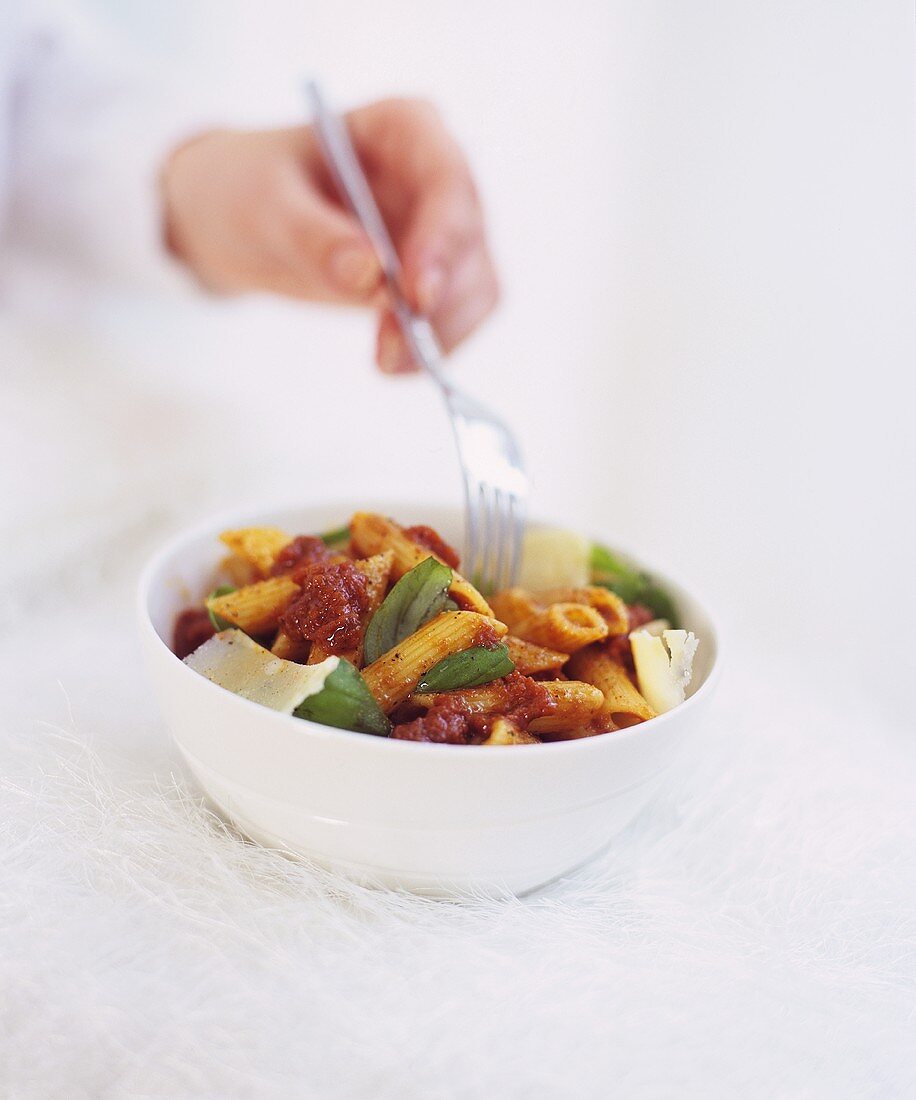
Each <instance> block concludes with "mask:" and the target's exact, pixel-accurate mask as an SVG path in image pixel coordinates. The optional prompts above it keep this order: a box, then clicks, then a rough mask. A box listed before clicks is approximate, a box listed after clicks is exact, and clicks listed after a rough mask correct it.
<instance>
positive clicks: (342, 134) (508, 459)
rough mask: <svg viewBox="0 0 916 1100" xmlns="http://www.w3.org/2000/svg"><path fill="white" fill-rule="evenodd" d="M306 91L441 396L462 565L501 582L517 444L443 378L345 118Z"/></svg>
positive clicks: (509, 560) (518, 502) (514, 518)
mask: <svg viewBox="0 0 916 1100" xmlns="http://www.w3.org/2000/svg"><path fill="white" fill-rule="evenodd" d="M307 91H308V96H309V98H310V100H311V103H312V108H313V110H314V122H315V131H316V133H317V135H318V140H319V142H320V144H321V148H322V152H323V153H324V156H325V159H326V160H327V162H328V168H329V169H330V172H331V175H332V177H333V179H334V182H335V184H336V185H337V188H338V190H339V191H340V194H341V197H342V198H343V199H344V200H345V201H346V203H347V205H348V206H349V208H350V210H351V211H352V212H353V214H354V215H355V217H356V218H357V220H358V221H359V223H360V224H361V226H362V227H363V229H364V230H365V232H366V235H367V236H368V238H369V240H370V242H371V243H372V246H373V248H374V249H375V252H376V255H377V256H378V259H379V263H380V265H381V268H382V272H383V273H384V276H385V279H386V281H387V284H388V290H389V292H390V295H391V301H392V308H393V311H394V314H395V316H396V317H397V319H398V323H399V324H400V326H401V330H402V332H403V333H404V337H405V339H406V340H407V343H408V345H409V347H410V349H411V351H412V352H413V355H414V358H415V359H416V361H417V362H418V363H419V364H420V365H421V366H422V367H423V369H424V370H425V371H426V373H427V374H428V375H429V376H430V377H431V378H432V379H433V381H434V382H435V383H436V385H437V386H438V387H439V390H440V392H441V393H442V397H443V399H444V400H445V405H446V408H447V410H448V414H449V419H450V420H451V424H452V431H453V432H454V435H455V444H456V446H457V448H458V460H459V462H460V464H461V472H462V476H463V478H464V503H465V530H464V568H465V573H466V574H467V575H468V576H469V577H470V578H472V580H474V581H475V582H476V583H477V584H478V585H479V586H480V587H481V588H483V589H485V590H486V591H491V592H492V591H498V590H499V589H500V588H506V587H508V586H509V585H511V584H513V583H514V581H515V579H516V577H517V576H518V567H519V561H520V558H521V552H522V536H523V535H524V531H525V512H526V508H527V503H528V478H527V477H526V475H525V469H524V465H523V463H522V457H521V452H520V451H519V448H518V444H517V443H516V441H515V437H514V436H513V435H512V432H511V431H510V430H509V429H508V428H507V427H506V425H505V424H504V423H503V421H502V420H500V418H499V417H498V416H496V415H495V414H494V413H492V412H491V411H490V410H489V409H487V408H485V407H484V406H483V405H481V404H480V402H479V401H475V400H474V399H473V398H471V397H468V396H467V394H464V393H462V392H461V391H460V390H458V389H456V388H455V387H454V386H453V385H452V383H451V382H450V381H449V380H448V379H447V377H446V375H445V372H444V371H443V369H442V349H441V348H440V347H439V342H438V340H437V339H436V335H435V333H434V332H433V328H432V325H431V324H430V323H429V321H428V320H427V319H426V318H425V317H423V316H421V315H419V314H417V313H415V312H414V311H413V310H412V309H411V308H410V306H409V305H408V303H407V301H406V299H405V298H404V295H403V293H402V291H401V261H400V259H399V258H398V254H397V251H396V249H395V247H394V244H393V243H392V240H391V237H390V235H389V233H388V229H387V227H386V226H385V222H384V219H383V218H382V215H381V213H380V212H379V208H378V206H377V204H376V202H375V198H374V196H373V194H372V190H371V188H370V187H369V182H368V180H367V179H366V176H365V173H364V172H363V169H362V166H361V164H360V162H359V158H358V156H357V155H356V150H355V149H354V148H353V144H352V142H351V141H350V135H349V133H348V132H347V127H346V124H345V123H344V121H343V120H342V119H341V118H340V117H339V116H337V115H336V114H334V113H333V112H332V111H331V110H330V109H329V107H328V105H327V103H326V101H325V99H324V96H323V95H322V92H321V89H320V88H319V87H318V85H317V84H316V83H315V82H314V81H310V82H309V83H308V85H307Z"/></svg>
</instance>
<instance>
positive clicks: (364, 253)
mask: <svg viewBox="0 0 916 1100" xmlns="http://www.w3.org/2000/svg"><path fill="white" fill-rule="evenodd" d="M331 274H332V275H333V277H334V281H335V282H336V283H337V285H338V286H339V287H340V288H341V290H345V291H347V293H349V294H368V293H369V291H370V290H372V289H373V288H374V286H375V284H376V283H377V282H378V280H379V266H378V260H376V258H375V256H374V255H373V254H372V253H371V252H370V251H369V249H368V248H364V247H363V246H362V245H358V244H343V245H341V246H340V247H339V248H337V249H335V251H334V252H333V253H332V255H331Z"/></svg>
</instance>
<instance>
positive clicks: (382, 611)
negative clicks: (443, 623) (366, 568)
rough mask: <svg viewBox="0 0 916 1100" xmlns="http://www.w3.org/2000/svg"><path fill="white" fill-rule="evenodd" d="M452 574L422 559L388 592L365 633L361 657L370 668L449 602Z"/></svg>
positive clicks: (434, 561)
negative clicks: (363, 654)
mask: <svg viewBox="0 0 916 1100" xmlns="http://www.w3.org/2000/svg"><path fill="white" fill-rule="evenodd" d="M451 583H452V571H451V569H449V567H448V566H447V565H443V564H442V562H441V561H437V560H436V559H435V558H425V559H424V560H423V561H421V562H420V564H419V565H415V566H414V567H413V569H411V570H409V571H408V572H407V573H405V574H404V576H403V577H401V579H400V580H399V581H398V583H397V584H396V585H395V586H394V588H392V589H391V591H390V592H389V593H388V595H387V596H386V597H385V599H384V600H383V601H382V604H381V607H379V609H378V611H376V613H375V614H374V615H373V616H372V619H371V620H370V622H369V626H368V628H367V629H366V638H365V643H364V653H365V659H366V664H369V665H371V664H372V662H373V661H377V660H378V659H379V657H381V655H382V654H383V653H387V652H388V650H389V649H394V647H395V646H396V645H397V644H398V643H399V642H403V641H404V639H405V638H406V637H408V636H409V635H410V634H413V632H414V631H415V630H419V628H420V627H421V626H422V625H423V624H424V623H426V622H429V620H430V619H431V618H433V616H434V615H438V614H439V612H440V611H444V610H445V609H446V606H447V605H448V604H449V603H450V602H451V601H450V600H449V598H448V588H449V585H450V584H451Z"/></svg>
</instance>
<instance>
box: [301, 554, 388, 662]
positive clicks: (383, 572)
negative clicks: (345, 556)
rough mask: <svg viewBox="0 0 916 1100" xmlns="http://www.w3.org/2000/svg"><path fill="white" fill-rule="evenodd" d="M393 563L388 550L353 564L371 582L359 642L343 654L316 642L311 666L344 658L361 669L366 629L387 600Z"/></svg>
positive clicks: (313, 647) (310, 658)
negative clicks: (332, 659)
mask: <svg viewBox="0 0 916 1100" xmlns="http://www.w3.org/2000/svg"><path fill="white" fill-rule="evenodd" d="M393 561H394V554H393V553H392V551H391V550H386V551H385V552H384V553H382V554H375V555H374V556H373V557H371V558H365V559H363V560H360V561H354V562H353V567H354V568H355V569H358V570H359V572H360V573H362V574H363V576H364V577H365V578H366V580H367V581H368V582H369V591H368V595H369V604H368V607H367V610H366V614H365V616H364V617H363V621H362V624H361V626H360V632H359V642H358V643H357V645H356V646H354V647H353V649H349V650H345V651H344V652H342V653H340V652H338V651H337V650H331V649H329V648H328V647H327V646H326V645H324V644H323V643H322V642H315V643H314V644H313V645H312V650H311V653H310V654H309V658H308V663H309V664H310V665H317V664H320V663H321V662H322V661H323V660H325V659H326V658H328V657H332V656H337V657H343V658H344V659H345V660H347V661H349V662H350V663H351V664H354V665H356V667H357V668H359V667H360V665H361V664H362V663H363V639H364V637H365V635H366V627H367V626H368V625H369V620H370V619H371V618H372V616H373V615H374V614H375V613H376V611H378V609H379V605H380V604H381V602H382V600H384V598H385V592H386V590H387V588H388V577H389V576H390V575H391V563H392V562H393Z"/></svg>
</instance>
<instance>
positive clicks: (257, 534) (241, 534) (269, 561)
mask: <svg viewBox="0 0 916 1100" xmlns="http://www.w3.org/2000/svg"><path fill="white" fill-rule="evenodd" d="M220 539H221V541H222V542H224V543H225V544H226V546H228V547H229V549H230V550H231V551H232V552H233V554H235V555H236V556H237V557H239V558H241V559H242V561H244V562H247V563H248V564H249V565H250V566H252V568H253V569H254V570H255V571H256V572H257V574H258V576H259V577H262V578H264V577H269V576H270V570H271V568H272V567H273V564H274V562H275V561H276V560H277V555H278V554H279V553H280V551H281V550H282V549H283V547H284V546H288V545H289V543H291V542H292V541H293V540H292V538H291V537H290V536H289V535H287V534H286V532H285V531H281V530H280V529H279V528H278V527H241V528H239V529H238V530H237V531H223V533H222V534H221V535H220Z"/></svg>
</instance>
